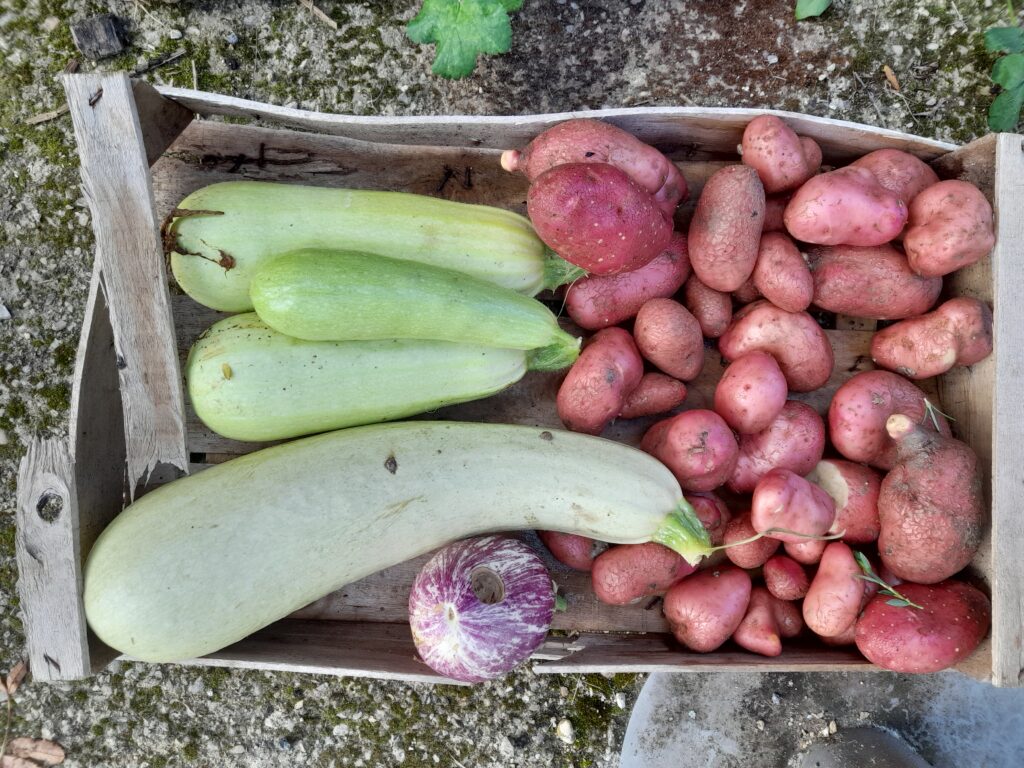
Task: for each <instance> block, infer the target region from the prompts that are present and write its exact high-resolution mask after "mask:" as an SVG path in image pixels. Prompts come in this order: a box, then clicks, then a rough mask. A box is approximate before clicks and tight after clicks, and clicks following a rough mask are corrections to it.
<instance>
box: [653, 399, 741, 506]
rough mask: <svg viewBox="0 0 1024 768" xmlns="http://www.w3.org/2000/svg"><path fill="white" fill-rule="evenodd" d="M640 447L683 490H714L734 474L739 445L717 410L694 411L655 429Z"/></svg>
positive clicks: (658, 424) (667, 421)
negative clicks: (660, 464) (664, 467)
mask: <svg viewBox="0 0 1024 768" xmlns="http://www.w3.org/2000/svg"><path fill="white" fill-rule="evenodd" d="M640 448H641V449H642V450H644V451H646V452H647V453H649V454H651V455H652V456H654V458H656V459H658V461H660V462H661V463H662V464H664V465H665V466H666V467H668V468H669V469H670V470H671V471H672V474H674V475H675V476H676V479H677V480H678V481H679V484H680V485H681V486H682V487H683V490H684V491H713V490H714V489H715V488H718V487H719V486H720V485H722V483H724V482H725V481H726V479H727V478H728V477H729V476H730V475H731V474H732V471H733V468H734V467H735V466H736V456H737V454H738V451H739V449H738V446H737V445H736V438H735V437H733V434H732V430H731V429H729V425H728V424H726V423H725V422H724V421H722V417H721V416H719V415H718V414H717V413H715V412H714V411H708V410H704V409H695V410H692V411H684V412H683V413H680V414H678V415H676V416H673V417H671V418H668V419H663V420H662V421H659V422H658V423H657V424H655V425H654V426H652V427H651V428H650V429H649V430H647V433H646V434H645V435H644V437H643V440H642V441H641V442H640Z"/></svg>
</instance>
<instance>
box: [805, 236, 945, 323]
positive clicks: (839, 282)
mask: <svg viewBox="0 0 1024 768" xmlns="http://www.w3.org/2000/svg"><path fill="white" fill-rule="evenodd" d="M809 257H810V265H811V276H812V278H813V280H814V303H815V304H816V305H817V306H819V307H821V308H822V309H826V310H828V311H829V312H837V313H839V314H843V315H851V316H852V317H866V318H870V319H872V320H902V319H904V318H907V317H916V316H917V315H920V314H923V313H925V312H927V311H928V310H929V309H931V308H932V306H933V305H934V304H935V301H936V300H937V299H938V298H939V291H941V290H942V279H941V278H938V277H921V276H920V275H917V274H915V273H914V272H913V271H911V269H910V264H909V263H907V258H906V257H905V256H904V255H903V254H902V253H900V252H899V251H897V250H896V249H895V248H893V247H892V246H891V245H880V246H875V247H871V248H857V247H853V246H845V245H844V246H835V247H832V248H827V247H824V248H812V249H811V250H810V252H809Z"/></svg>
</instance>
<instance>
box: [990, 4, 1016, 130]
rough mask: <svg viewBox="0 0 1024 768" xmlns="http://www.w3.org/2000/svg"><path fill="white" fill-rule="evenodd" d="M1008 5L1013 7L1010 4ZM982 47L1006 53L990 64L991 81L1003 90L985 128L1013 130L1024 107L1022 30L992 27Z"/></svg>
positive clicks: (996, 99)
mask: <svg viewBox="0 0 1024 768" xmlns="http://www.w3.org/2000/svg"><path fill="white" fill-rule="evenodd" d="M1010 7H1011V9H1012V5H1011V6H1010ZM1012 15H1013V14H1011V16H1012ZM985 49H986V50H988V51H992V52H993V53H1005V54H1007V55H1006V56H1000V57H999V58H998V59H996V61H995V63H994V64H993V65H992V82H994V83H995V84H996V85H998V86H999V87H1000V88H1001V89H1002V91H1001V92H1000V93H999V95H998V96H996V98H995V101H993V102H992V106H990V107H989V110H988V127H989V129H990V130H992V131H995V132H996V133H999V132H1010V131H1015V130H1016V129H1017V124H1018V123H1019V122H1020V111H1021V108H1022V107H1024V29H1021V28H1020V27H993V28H992V29H989V30H987V31H986V32H985Z"/></svg>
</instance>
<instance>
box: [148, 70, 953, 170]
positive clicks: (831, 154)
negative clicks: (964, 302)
mask: <svg viewBox="0 0 1024 768" xmlns="http://www.w3.org/2000/svg"><path fill="white" fill-rule="evenodd" d="M159 90H160V92H161V93H162V94H163V95H164V96H167V97H168V98H171V99H174V100H175V101H177V102H180V103H181V104H183V105H184V106H186V107H188V108H189V109H190V110H192V111H194V112H197V113H199V114H202V115H230V116H233V117H247V118H252V119H255V120H265V121H268V122H273V123H278V124H280V125H287V126H290V127H293V128H300V129H304V130H310V131H317V132H319V133H327V134H334V135H339V136H348V137H350V138H354V139H361V140H364V141H379V142H385V143H395V144H424V145H445V146H470V147H491V148H494V149H508V148H510V147H516V146H522V145H524V144H526V143H527V142H528V141H529V140H530V139H532V138H533V137H534V136H536V135H537V134H538V133H540V132H541V131H543V130H544V129H545V128H547V127H549V126H551V125H554V124H555V123H560V122H563V121H565V120H570V119H572V118H578V117H589V118H598V119H601V120H607V121H609V122H611V123H615V124H616V125H619V126H620V127H622V128H624V129H626V130H628V131H629V132H630V133H633V134H634V135H635V136H637V137H639V138H640V139H642V140H643V141H646V142H648V143H651V144H653V145H655V146H657V147H659V148H661V149H665V150H668V151H678V150H681V149H685V148H687V147H693V148H694V149H699V150H705V151H713V152H719V153H725V154H729V155H734V154H735V151H736V145H737V144H739V142H740V138H741V137H742V134H743V129H744V127H745V126H746V124H747V123H749V122H750V121H751V120H752V119H753V118H755V117H757V116H758V115H764V114H771V115H778V116H779V117H781V118H783V119H784V120H786V122H788V123H789V124H790V125H791V126H792V127H793V128H794V129H795V130H796V132H797V133H799V134H801V135H803V136H810V137H811V138H813V139H815V140H816V141H817V142H818V143H819V144H820V145H821V148H822V151H823V153H824V156H825V160H826V162H832V163H836V162H841V161H848V160H852V159H854V158H855V157H859V156H860V155H863V154H866V153H867V152H870V151H872V150H875V149H882V148H893V149H902V150H904V151H907V152H912V153H914V154H916V155H918V156H919V157H922V158H925V159H931V158H934V157H937V156H938V155H941V154H944V153H946V152H949V151H950V150H952V149H955V148H956V147H955V145H952V144H947V143H945V142H941V141H935V140H933V139H926V138H921V137H917V136H909V135H907V134H904V133H900V132H898V131H890V130H887V129H884V128H871V127H868V126H865V125H859V124H857V123H850V122H846V121H843V120H833V119H830V118H823V117H813V116H810V115H801V114H797V113H795V112H782V111H778V110H766V109H737V108H725V107H717V108H716V107H635V108H629V109H600V110H593V111H588V112H560V113H555V114H547V115H523V116H518V115H513V116H500V117H499V116H483V117H477V116H470V115H453V116H437V117H434V116H415V117H362V116H353V115H329V114H322V113H318V112H309V111H307V110H302V109H292V108H289V107H278V106H274V105H271V104H262V103H259V102H255V101H249V100H247V99H239V98H235V97H233V96H223V95H220V94H213V93H203V92H201V91H193V90H189V89H187V88H169V87H161V88H160V89H159Z"/></svg>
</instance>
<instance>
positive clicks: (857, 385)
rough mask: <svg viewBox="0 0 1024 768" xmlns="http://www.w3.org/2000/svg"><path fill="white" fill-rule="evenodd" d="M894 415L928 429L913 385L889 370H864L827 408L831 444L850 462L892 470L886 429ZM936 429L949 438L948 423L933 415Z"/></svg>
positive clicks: (928, 420)
mask: <svg viewBox="0 0 1024 768" xmlns="http://www.w3.org/2000/svg"><path fill="white" fill-rule="evenodd" d="M894 413H904V414H906V415H907V416H909V417H910V418H912V419H913V420H914V421H916V422H918V423H919V424H923V425H925V426H926V427H927V428H929V429H931V428H932V427H933V426H934V423H933V422H932V419H931V417H926V406H925V394H924V392H922V391H921V390H920V389H918V388H917V387H916V386H915V385H914V384H913V383H911V382H909V381H907V380H906V379H905V378H903V377H902V376H899V375H897V374H895V373H891V372H889V371H863V372H861V373H858V374H856V375H855V376H853V377H852V378H851V379H850V380H849V381H847V382H846V383H844V384H843V385H842V386H841V387H839V389H838V390H836V393H835V395H833V397H832V403H831V404H830V405H829V408H828V431H829V437H830V438H831V440H832V445H833V446H835V448H836V450H837V451H839V452H840V453H841V454H842V455H843V456H845V457H846V458H847V459H849V460H850V461H859V462H862V463H864V464H870V465H871V466H873V467H877V468H878V469H884V470H889V469H892V466H893V464H895V463H896V444H895V443H894V442H893V440H892V438H890V437H889V434H888V432H886V429H885V421H886V419H888V418H889V417H890V416H892V415H893V414H894ZM933 415H934V418H935V420H936V422H937V423H938V425H939V430H940V431H941V432H942V434H944V435H947V436H948V435H949V434H950V431H949V424H947V423H946V420H945V418H943V417H942V416H941V415H940V414H938V413H934V414H933Z"/></svg>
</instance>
